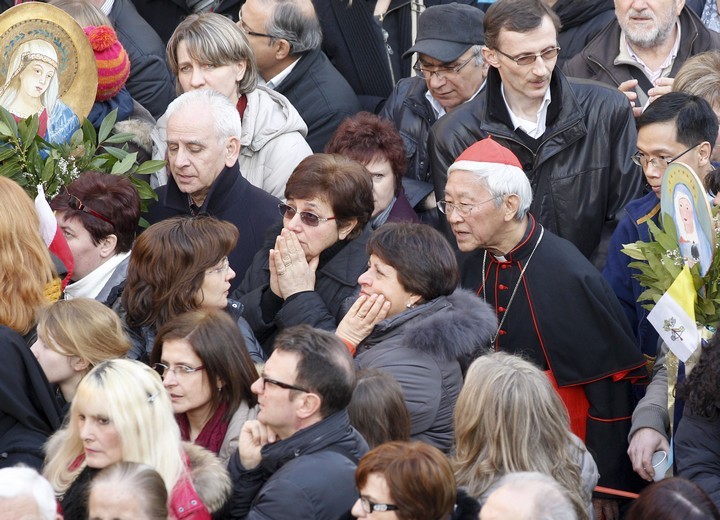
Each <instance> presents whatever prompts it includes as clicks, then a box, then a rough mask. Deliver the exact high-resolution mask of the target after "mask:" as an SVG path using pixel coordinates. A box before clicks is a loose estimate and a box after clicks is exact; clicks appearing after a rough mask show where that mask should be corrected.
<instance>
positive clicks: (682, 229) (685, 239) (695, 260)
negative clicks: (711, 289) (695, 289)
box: [660, 162, 715, 276]
mask: <svg viewBox="0 0 720 520" xmlns="http://www.w3.org/2000/svg"><path fill="white" fill-rule="evenodd" d="M661 193H662V195H661V197H660V207H661V210H662V213H663V226H664V227H665V229H666V231H667V226H668V225H671V224H669V223H670V222H672V223H674V226H675V231H676V233H677V239H678V249H679V251H680V255H681V256H682V258H683V260H684V261H685V263H686V264H687V265H688V267H692V266H694V265H695V264H700V275H701V276H705V275H706V274H707V272H708V269H710V266H711V265H712V262H713V256H714V255H715V233H714V232H713V230H714V225H713V219H712V212H711V210H710V203H709V201H708V197H707V195H706V193H705V188H704V187H703V185H702V182H701V181H700V178H699V177H698V176H697V174H696V173H695V172H694V171H693V169H692V168H690V167H689V166H687V165H686V164H683V163H681V162H676V163H672V164H670V165H669V166H668V168H667V170H665V175H664V176H663V181H662V192H661Z"/></svg>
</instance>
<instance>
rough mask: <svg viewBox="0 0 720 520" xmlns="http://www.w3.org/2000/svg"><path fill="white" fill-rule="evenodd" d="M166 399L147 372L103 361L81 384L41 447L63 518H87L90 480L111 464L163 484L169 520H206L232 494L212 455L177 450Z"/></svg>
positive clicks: (130, 363)
mask: <svg viewBox="0 0 720 520" xmlns="http://www.w3.org/2000/svg"><path fill="white" fill-rule="evenodd" d="M172 413H173V412H172V405H171V404H170V398H169V397H168V395H167V393H166V392H165V390H164V389H163V386H162V382H161V381H160V378H159V377H158V375H157V374H156V373H155V372H154V371H153V370H152V369H151V368H150V367H148V366H146V365H143V364H142V363H138V362H136V361H130V360H125V359H116V360H111V361H104V362H103V363H101V364H99V365H98V366H96V367H95V368H93V369H92V370H91V371H90V373H89V374H88V375H87V376H86V377H85V378H84V379H83V380H82V381H81V382H80V385H79V386H78V388H77V393H76V394H75V399H73V403H72V405H71V407H70V418H69V421H68V423H67V425H66V426H65V427H63V428H62V429H61V430H59V431H58V432H57V433H56V434H55V435H54V436H53V437H52V438H51V439H50V441H49V443H48V446H47V459H46V465H45V468H44V470H43V475H44V476H45V477H46V478H47V479H48V480H49V481H50V484H51V485H52V486H53V489H54V490H55V493H56V494H57V495H58V496H59V497H60V504H61V506H62V508H63V512H64V515H65V518H77V519H81V518H88V512H87V491H88V489H87V488H88V484H89V482H90V481H91V479H92V478H93V477H94V476H95V475H96V474H97V473H98V472H99V471H100V470H102V469H104V468H106V467H109V466H111V465H112V464H115V463H117V462H124V461H129V462H139V463H141V464H147V465H148V466H150V467H151V468H153V469H155V470H156V471H157V472H158V473H159V474H160V476H161V477H162V478H163V481H164V482H165V487H166V489H167V493H168V497H169V500H168V506H169V509H170V512H171V516H172V518H178V519H179V518H185V519H195V520H200V519H202V520H209V519H210V517H211V516H210V515H211V513H212V512H214V511H217V510H219V509H220V508H221V507H222V505H223V503H224V502H225V500H226V498H227V496H228V495H229V492H230V478H229V476H228V474H227V471H226V470H225V468H224V467H223V466H222V464H221V463H220V462H219V461H218V460H217V458H216V457H214V456H213V455H212V454H211V453H209V452H207V451H206V450H204V449H202V448H200V447H198V446H193V445H191V444H181V440H180V431H179V430H178V426H177V423H176V422H175V421H174V420H173V416H172Z"/></svg>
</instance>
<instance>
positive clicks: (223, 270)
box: [205, 256, 230, 274]
mask: <svg viewBox="0 0 720 520" xmlns="http://www.w3.org/2000/svg"><path fill="white" fill-rule="evenodd" d="M229 270H230V261H229V260H228V257H227V256H224V257H223V259H222V260H220V267H216V268H215V269H210V270H209V271H205V274H227V272H228V271H229Z"/></svg>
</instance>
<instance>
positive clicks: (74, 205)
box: [67, 192, 115, 227]
mask: <svg viewBox="0 0 720 520" xmlns="http://www.w3.org/2000/svg"><path fill="white" fill-rule="evenodd" d="M67 195H68V206H69V207H70V209H74V210H76V211H83V212H85V213H87V214H88V215H92V216H93V217H95V218H99V219H100V220H104V221H105V222H107V223H108V224H110V225H111V226H112V227H115V224H113V221H112V220H110V219H109V218H107V217H106V216H104V215H101V214H100V213H98V212H97V211H95V210H94V209H92V208H89V207H87V206H86V205H85V204H83V201H81V200H80V199H78V198H77V197H76V196H75V195H73V194H72V193H70V192H67Z"/></svg>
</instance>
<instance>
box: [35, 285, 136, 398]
mask: <svg viewBox="0 0 720 520" xmlns="http://www.w3.org/2000/svg"><path fill="white" fill-rule="evenodd" d="M37 336H38V337H37V340H36V341H35V343H34V344H33V346H32V347H31V350H32V352H33V354H35V357H36V358H37V360H38V362H39V363H40V366H41V367H42V369H43V372H44V373H45V376H46V377H47V379H48V382H49V383H50V384H53V385H57V388H58V391H59V392H60V397H62V399H63V400H64V401H65V402H66V403H71V402H72V400H73V397H74V396H75V391H76V390H77V386H78V384H79V383H80V380H81V379H82V378H83V376H85V375H86V374H87V373H88V372H90V370H91V369H92V368H93V367H94V366H95V365H97V364H99V363H101V362H102V361H105V360H108V359H116V358H121V357H124V356H125V354H127V352H128V350H130V340H129V339H128V337H127V335H126V334H125V330H124V329H123V324H122V322H121V321H120V318H119V317H118V315H117V314H115V313H114V312H113V311H112V310H111V309H109V308H108V307H106V306H105V305H103V304H102V303H100V302H98V301H96V300H92V299H90V298H76V299H74V300H62V301H59V302H57V303H56V304H54V305H52V306H50V307H48V308H47V309H43V310H42V311H40V316H39V318H38V326H37Z"/></svg>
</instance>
